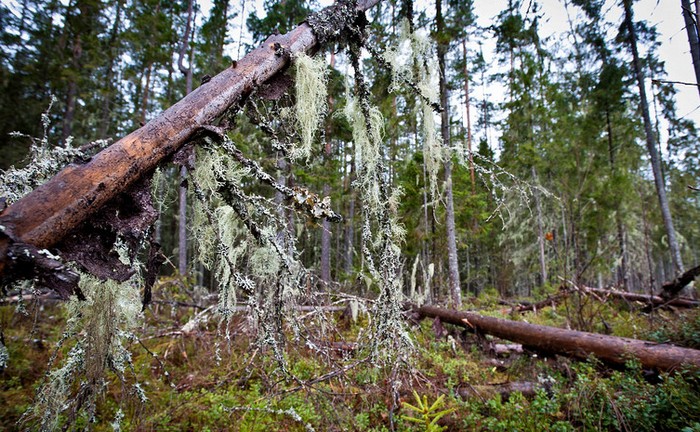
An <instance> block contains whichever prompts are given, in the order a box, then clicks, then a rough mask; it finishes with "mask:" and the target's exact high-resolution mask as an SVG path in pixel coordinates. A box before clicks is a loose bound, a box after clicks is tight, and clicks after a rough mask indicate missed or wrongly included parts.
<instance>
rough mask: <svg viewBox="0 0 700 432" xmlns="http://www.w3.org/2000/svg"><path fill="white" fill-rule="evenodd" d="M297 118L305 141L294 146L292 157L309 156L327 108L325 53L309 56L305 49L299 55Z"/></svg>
mask: <svg viewBox="0 0 700 432" xmlns="http://www.w3.org/2000/svg"><path fill="white" fill-rule="evenodd" d="M294 66H295V70H296V80H295V90H296V98H297V100H296V105H295V112H296V119H297V124H298V127H299V135H300V136H301V143H299V145H298V146H295V147H293V148H292V150H291V152H290V153H289V156H290V158H291V159H292V160H294V159H301V158H307V159H308V158H309V156H310V155H311V148H312V145H313V141H314V137H315V136H316V131H317V130H318V127H319V125H320V124H321V121H322V120H323V115H324V113H325V110H326V98H327V90H326V83H327V77H328V68H327V67H326V64H325V62H324V59H323V57H317V58H313V57H309V56H307V55H306V54H305V53H303V52H301V53H299V54H298V55H296V56H295V59H294Z"/></svg>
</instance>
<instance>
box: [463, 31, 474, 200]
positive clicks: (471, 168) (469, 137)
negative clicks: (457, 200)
mask: <svg viewBox="0 0 700 432" xmlns="http://www.w3.org/2000/svg"><path fill="white" fill-rule="evenodd" d="M462 60H463V61H464V110H465V115H466V116H467V151H468V152H469V155H468V158H469V175H470V177H471V181H472V195H474V194H475V193H476V180H475V175H474V155H473V154H472V116H471V112H470V111H471V107H470V105H471V104H470V103H469V68H468V66H467V40H466V39H462Z"/></svg>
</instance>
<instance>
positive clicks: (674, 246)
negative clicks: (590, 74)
mask: <svg viewBox="0 0 700 432" xmlns="http://www.w3.org/2000/svg"><path fill="white" fill-rule="evenodd" d="M623 4H624V8H625V24H626V26H627V30H628V32H629V43H630V48H631V50H632V67H633V68H634V73H635V76H636V79H637V86H638V87H639V108H640V110H641V112H642V118H643V119H644V132H645V135H646V144H647V151H648V152H649V159H651V168H652V171H653V173H654V184H655V186H656V194H657V197H658V199H659V207H660V208H661V216H662V218H663V222H664V228H665V229H666V235H667V236H668V245H669V248H670V250H671V260H672V261H673V270H674V272H675V273H676V274H680V273H683V261H682V258H681V252H680V248H679V247H678V241H677V240H676V231H675V229H674V227H673V219H672V218H671V210H670V208H669V205H668V199H667V198H666V187H665V186H664V181H663V175H662V173H661V160H660V157H659V152H658V149H657V148H656V138H655V136H654V132H653V129H652V124H651V117H650V115H649V104H648V102H647V96H646V88H645V86H644V73H643V71H642V64H641V60H640V58H639V51H638V49H637V33H636V30H635V28H634V19H633V11H632V0H624V1H623Z"/></svg>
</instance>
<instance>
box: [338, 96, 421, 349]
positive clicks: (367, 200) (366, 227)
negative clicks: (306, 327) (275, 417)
mask: <svg viewBox="0 0 700 432" xmlns="http://www.w3.org/2000/svg"><path fill="white" fill-rule="evenodd" d="M348 87H349V85H348ZM363 104H365V107H366V110H365V112H366V113H367V114H365V112H363V109H362V105H363ZM343 113H344V115H345V116H346V117H347V119H348V121H349V123H350V125H351V127H352V135H353V144H354V147H355V158H356V159H355V160H356V164H357V174H358V175H357V180H356V181H355V186H356V187H357V188H358V189H359V191H360V195H361V198H362V202H363V204H364V205H363V210H362V213H363V223H362V230H361V235H362V253H363V257H364V259H365V265H366V267H367V270H368V271H369V273H370V274H371V276H372V278H373V279H374V281H375V282H376V283H377V284H378V285H379V297H378V298H377V301H376V303H375V310H374V313H373V317H372V328H371V330H372V331H371V332H370V334H368V335H367V336H368V337H369V340H370V343H371V346H372V352H373V355H374V356H375V357H376V358H377V359H378V360H384V361H389V362H392V361H395V360H396V357H397V356H406V355H408V353H409V352H410V348H411V347H412V342H411V339H410V336H409V335H408V333H407V332H406V329H405V326H404V323H403V318H402V316H401V313H402V308H401V304H402V301H403V294H402V281H401V279H400V276H399V275H400V268H401V247H400V244H401V243H402V242H403V239H404V236H405V229H404V227H403V225H402V224H401V223H400V222H399V220H398V204H399V198H400V196H401V193H402V191H401V190H400V189H399V188H393V189H392V188H391V185H389V184H387V183H386V176H385V172H384V168H383V164H382V159H381V158H382V154H381V150H380V149H381V145H382V144H383V124H384V119H383V117H382V115H381V113H380V112H379V110H378V109H377V108H376V107H374V106H371V105H370V104H369V101H366V100H365V101H362V100H358V99H357V98H355V97H354V96H353V95H352V92H351V91H350V90H348V91H347V102H346V106H345V109H344V111H343Z"/></svg>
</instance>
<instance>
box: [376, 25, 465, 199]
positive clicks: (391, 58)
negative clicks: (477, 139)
mask: <svg viewBox="0 0 700 432" xmlns="http://www.w3.org/2000/svg"><path fill="white" fill-rule="evenodd" d="M383 58H384V60H385V61H386V62H387V63H388V64H389V65H390V66H391V73H392V80H391V84H390V86H389V90H390V91H392V92H395V91H398V90H400V89H402V88H403V87H404V86H405V84H406V83H413V84H414V85H415V88H417V89H418V91H419V92H420V96H421V97H420V98H419V104H418V105H419V111H420V114H421V117H422V120H423V122H422V125H421V136H422V141H423V160H424V163H425V170H426V173H427V175H428V179H427V181H428V184H429V190H430V196H431V198H432V200H433V201H436V199H437V197H438V185H439V181H438V174H439V172H440V168H441V166H442V163H443V161H444V159H445V157H446V155H445V149H444V148H443V142H442V138H441V136H440V134H439V131H438V128H437V125H436V122H435V112H434V111H433V107H434V106H436V105H439V92H438V89H439V88H440V86H439V80H438V78H439V68H438V66H437V62H436V61H435V54H434V50H433V45H432V43H431V41H430V39H428V37H426V36H425V35H423V34H421V33H419V32H413V33H412V32H411V31H410V26H409V23H408V20H406V19H404V20H403V22H402V24H401V27H400V32H399V38H398V41H397V42H396V44H394V45H392V46H390V47H389V48H387V50H386V51H385V52H384V55H383ZM457 154H458V155H460V157H462V156H463V152H461V151H457Z"/></svg>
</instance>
